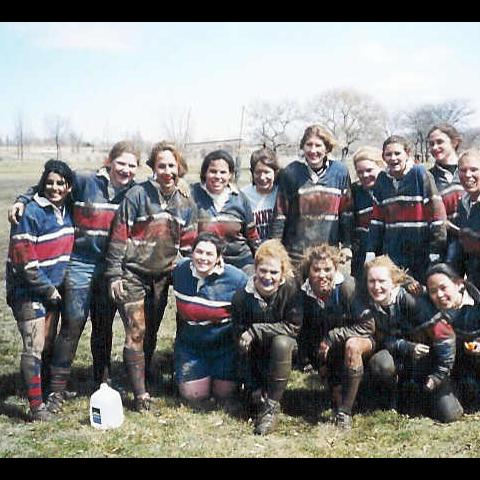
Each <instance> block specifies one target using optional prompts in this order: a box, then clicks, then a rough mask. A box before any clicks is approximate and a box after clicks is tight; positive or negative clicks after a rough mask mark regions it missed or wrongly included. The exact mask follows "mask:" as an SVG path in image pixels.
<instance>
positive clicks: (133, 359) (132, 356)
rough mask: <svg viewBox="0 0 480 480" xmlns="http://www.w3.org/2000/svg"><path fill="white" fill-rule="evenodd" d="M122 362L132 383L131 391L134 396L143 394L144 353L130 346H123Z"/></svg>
mask: <svg viewBox="0 0 480 480" xmlns="http://www.w3.org/2000/svg"><path fill="white" fill-rule="evenodd" d="M123 362H124V363H125V367H126V369H127V373H128V377H129V378H130V382H131V383H132V388H133V393H134V395H135V396H136V397H138V396H140V395H143V394H144V393H145V392H146V390H145V354H144V353H143V351H140V352H137V351H135V350H132V349H131V348H127V347H124V349H123Z"/></svg>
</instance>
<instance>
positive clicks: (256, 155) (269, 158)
mask: <svg viewBox="0 0 480 480" xmlns="http://www.w3.org/2000/svg"><path fill="white" fill-rule="evenodd" d="M259 162H262V163H263V164H264V165H266V166H267V167H269V168H271V169H272V170H273V171H274V175H275V177H274V179H275V181H276V180H277V174H278V171H279V170H280V165H279V164H278V158H277V154H276V153H275V152H274V151H273V150H272V149H270V148H268V147H265V148H261V149H260V150H255V151H254V152H252V155H251V156H250V172H251V173H252V185H255V182H254V181H253V171H254V170H255V167H256V166H257V163H259Z"/></svg>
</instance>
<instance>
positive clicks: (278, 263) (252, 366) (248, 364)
mask: <svg viewBox="0 0 480 480" xmlns="http://www.w3.org/2000/svg"><path fill="white" fill-rule="evenodd" d="M232 318H233V323H234V327H235V332H236V334H237V338H238V345H239V348H240V352H241V355H242V359H241V367H242V368H241V370H242V374H241V376H242V377H243V378H242V381H243V382H244V383H245V386H246V389H247V391H248V392H249V393H250V398H251V399H252V400H253V401H254V402H255V400H256V403H257V404H256V405H254V406H255V407H257V409H258V412H257V415H256V418H255V429H254V433H255V434H257V435H266V434H268V433H270V432H271V431H273V430H274V428H275V425H276V422H277V419H278V413H279V412H280V400H281V398H282V396H283V393H284V392H285V389H286V387H287V383H288V379H289V377H290V372H291V369H292V351H293V350H294V349H295V348H296V341H295V338H296V336H297V335H298V332H299V331H300V328H301V326H302V318H303V305H302V296H301V294H300V291H299V288H298V286H297V282H296V280H295V278H294V274H293V271H292V265H291V263H290V259H289V257H288V253H287V251H286V250H285V247H283V245H282V244H281V242H280V241H279V240H267V241H266V242H265V243H263V244H262V245H261V246H260V247H259V249H258V250H257V252H256V254H255V273H254V275H253V276H252V277H250V279H249V281H248V283H247V284H246V286H245V288H242V289H241V290H238V291H237V293H236V294H235V296H234V297H233V300H232Z"/></svg>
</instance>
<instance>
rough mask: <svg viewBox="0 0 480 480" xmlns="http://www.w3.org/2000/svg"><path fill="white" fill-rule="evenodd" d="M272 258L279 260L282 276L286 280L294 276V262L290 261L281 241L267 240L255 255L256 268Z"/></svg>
mask: <svg viewBox="0 0 480 480" xmlns="http://www.w3.org/2000/svg"><path fill="white" fill-rule="evenodd" d="M270 258H278V260H280V266H281V269H282V276H283V277H284V278H287V277H293V276H294V274H293V267H292V262H291V261H290V257H289V256H288V252H287V250H285V247H284V246H283V244H282V242H280V240H277V239H272V240H267V241H266V242H264V243H262V244H261V245H260V247H258V250H257V252H256V253H255V268H256V267H257V266H258V264H259V263H261V262H263V261H265V260H267V259H270Z"/></svg>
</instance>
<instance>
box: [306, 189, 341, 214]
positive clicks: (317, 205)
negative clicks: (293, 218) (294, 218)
mask: <svg viewBox="0 0 480 480" xmlns="http://www.w3.org/2000/svg"><path fill="white" fill-rule="evenodd" d="M340 199H341V197H340V196H339V195H335V194H332V193H326V192H313V193H311V194H308V193H304V194H302V195H299V199H298V205H299V209H300V215H338V213H339V211H340Z"/></svg>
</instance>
